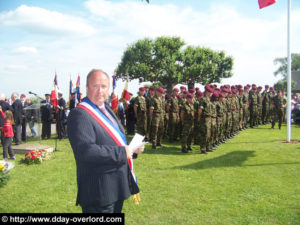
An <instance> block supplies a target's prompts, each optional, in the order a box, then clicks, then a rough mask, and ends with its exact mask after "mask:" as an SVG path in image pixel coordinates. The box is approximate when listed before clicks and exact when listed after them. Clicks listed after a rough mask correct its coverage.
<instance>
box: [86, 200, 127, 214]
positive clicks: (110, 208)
mask: <svg viewBox="0 0 300 225" xmlns="http://www.w3.org/2000/svg"><path fill="white" fill-rule="evenodd" d="M123 202H124V201H123V200H121V201H117V202H114V203H112V204H110V205H106V206H101V207H100V206H87V207H82V213H121V211H122V208H123Z"/></svg>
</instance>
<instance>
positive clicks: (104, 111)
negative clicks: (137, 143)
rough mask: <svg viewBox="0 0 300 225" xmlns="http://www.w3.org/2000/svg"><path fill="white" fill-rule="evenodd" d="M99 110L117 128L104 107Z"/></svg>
mask: <svg viewBox="0 0 300 225" xmlns="http://www.w3.org/2000/svg"><path fill="white" fill-rule="evenodd" d="M100 110H101V111H102V112H103V114H104V115H105V116H106V117H107V118H108V119H109V120H110V121H111V122H112V123H113V125H115V126H116V127H117V124H116V123H115V122H114V121H113V119H112V118H111V117H110V116H109V115H108V113H107V112H106V109H105V108H104V107H101V108H100Z"/></svg>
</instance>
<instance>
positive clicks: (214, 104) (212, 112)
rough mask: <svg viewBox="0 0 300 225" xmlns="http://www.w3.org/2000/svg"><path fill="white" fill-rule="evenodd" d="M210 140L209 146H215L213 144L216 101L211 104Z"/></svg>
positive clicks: (214, 138) (215, 128) (214, 139)
mask: <svg viewBox="0 0 300 225" xmlns="http://www.w3.org/2000/svg"><path fill="white" fill-rule="evenodd" d="M211 103H212V104H211V138H210V145H211V146H215V143H216V141H217V136H218V134H217V132H218V129H217V104H219V103H218V101H212V102H211Z"/></svg>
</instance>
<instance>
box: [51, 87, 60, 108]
mask: <svg viewBox="0 0 300 225" xmlns="http://www.w3.org/2000/svg"><path fill="white" fill-rule="evenodd" d="M50 102H51V104H52V105H53V106H54V107H55V106H58V100H57V98H56V92H55V90H52V91H51V95H50Z"/></svg>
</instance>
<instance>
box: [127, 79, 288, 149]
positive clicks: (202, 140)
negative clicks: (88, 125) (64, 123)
mask: <svg viewBox="0 0 300 225" xmlns="http://www.w3.org/2000/svg"><path fill="white" fill-rule="evenodd" d="M286 103H287V101H286V97H285V94H284V93H283V92H282V91H281V90H277V91H275V89H274V88H273V87H269V85H265V88H264V90H263V88H262V87H261V86H259V87H257V86H256V85H255V84H253V85H249V84H248V85H246V86H244V87H243V86H242V85H232V86H230V85H223V86H220V87H218V86H217V85H213V84H208V85H206V86H205V90H204V92H201V91H200V89H199V88H194V87H190V88H188V90H187V88H186V87H185V86H181V87H180V90H179V89H178V88H174V89H173V92H172V94H171V95H169V94H166V93H165V90H164V89H163V88H162V87H159V88H154V87H150V88H146V87H140V88H139V93H138V96H137V97H135V98H133V99H131V100H130V104H129V106H128V107H127V111H126V113H125V114H126V126H127V133H128V134H132V133H133V131H134V125H136V131H137V132H138V133H140V134H142V135H145V136H146V138H147V139H148V140H149V141H151V142H152V149H156V148H157V147H158V146H162V140H163V139H169V142H174V141H178V140H181V148H182V152H183V153H188V151H189V150H192V143H193V144H194V145H198V146H200V150H201V153H203V154H207V152H212V151H214V150H215V149H216V147H217V146H218V145H220V144H222V143H225V142H226V141H227V140H228V139H230V138H232V137H234V136H235V135H236V134H238V132H239V131H241V130H244V129H247V128H253V127H256V126H258V125H261V124H269V123H270V124H271V126H270V128H272V129H274V128H275V123H276V122H277V121H278V128H279V129H281V125H282V122H283V121H284V118H285V106H286ZM123 114H124V113H123Z"/></svg>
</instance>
